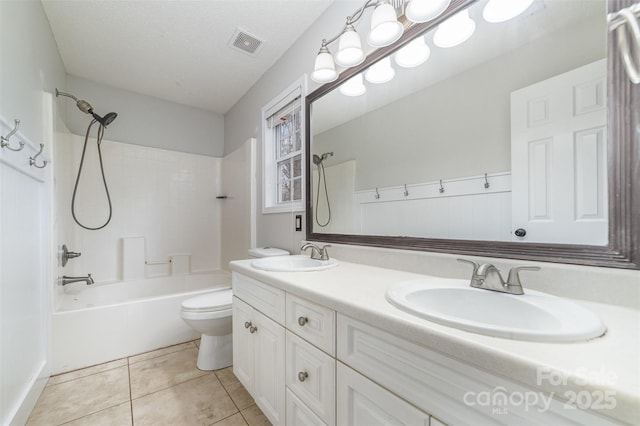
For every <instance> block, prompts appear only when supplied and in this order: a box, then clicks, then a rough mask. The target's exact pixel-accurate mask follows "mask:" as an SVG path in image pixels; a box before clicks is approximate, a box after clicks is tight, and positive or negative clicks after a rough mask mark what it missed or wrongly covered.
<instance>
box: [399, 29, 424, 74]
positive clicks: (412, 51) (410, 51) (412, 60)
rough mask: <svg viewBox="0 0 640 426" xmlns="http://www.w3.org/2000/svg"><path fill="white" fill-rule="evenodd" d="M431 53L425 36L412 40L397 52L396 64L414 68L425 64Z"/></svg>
mask: <svg viewBox="0 0 640 426" xmlns="http://www.w3.org/2000/svg"><path fill="white" fill-rule="evenodd" d="M429 55H431V49H429V46H427V43H426V41H425V40H424V36H420V37H418V38H416V39H414V40H412V41H411V42H410V43H409V44H407V45H406V46H404V47H403V48H402V49H400V50H398V53H396V64H398V65H399V66H401V67H403V68H413V67H417V66H418V65H421V64H423V63H424V62H425V61H426V60H427V59H429Z"/></svg>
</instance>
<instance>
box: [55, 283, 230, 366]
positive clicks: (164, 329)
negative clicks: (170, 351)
mask: <svg viewBox="0 0 640 426" xmlns="http://www.w3.org/2000/svg"><path fill="white" fill-rule="evenodd" d="M65 287H68V288H65V291H64V294H62V295H61V297H60V298H59V300H58V303H57V306H56V309H55V311H54V313H53V316H52V323H51V328H52V330H51V360H52V366H51V372H52V374H59V373H63V372H66V371H71V370H76V369H78V368H83V367H88V366H91V365H95V364H100V363H103V362H107V361H111V360H115V359H119V358H124V357H127V356H131V355H135V354H139V353H142V352H147V351H150V350H153V349H157V348H161V347H164V346H169V345H174V344H177V343H181V342H185V341H188V340H192V339H197V338H198V337H200V335H199V334H198V333H197V332H195V331H194V330H192V329H191V328H190V327H189V326H188V325H187V324H186V323H185V322H184V321H183V320H182V318H181V317H180V304H181V303H182V301H183V300H186V299H188V298H191V297H194V296H198V295H200V294H203V293H207V292H210V291H215V290H219V289H224V288H230V287H231V274H230V273H228V272H226V271H212V272H207V273H197V274H190V275H183V276H173V277H161V278H150V279H145V280H140V281H124V282H116V283H104V284H102V283H97V284H93V285H91V286H87V285H85V284H84V283H75V284H69V285H67V286H65Z"/></svg>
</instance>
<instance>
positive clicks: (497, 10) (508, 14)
mask: <svg viewBox="0 0 640 426" xmlns="http://www.w3.org/2000/svg"><path fill="white" fill-rule="evenodd" d="M532 3H533V0H489V2H488V3H487V4H486V6H485V7H484V9H483V10H482V17H483V18H484V19H485V21H487V22H492V23H498V22H504V21H508V20H509V19H512V18H515V17H516V16H518V15H520V14H521V13H522V12H524V11H525V10H527V8H528V7H529V6H531V4H532Z"/></svg>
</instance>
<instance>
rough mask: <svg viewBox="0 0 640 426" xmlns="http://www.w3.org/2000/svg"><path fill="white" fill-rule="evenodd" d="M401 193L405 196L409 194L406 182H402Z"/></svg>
mask: <svg viewBox="0 0 640 426" xmlns="http://www.w3.org/2000/svg"><path fill="white" fill-rule="evenodd" d="M403 194H404V196H405V197H408V196H409V190H408V189H407V184H406V183H405V184H404V193H403Z"/></svg>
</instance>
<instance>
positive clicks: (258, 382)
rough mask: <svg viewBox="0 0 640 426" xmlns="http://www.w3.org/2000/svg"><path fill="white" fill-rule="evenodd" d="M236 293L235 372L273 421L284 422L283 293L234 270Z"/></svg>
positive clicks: (234, 309) (234, 330)
mask: <svg viewBox="0 0 640 426" xmlns="http://www.w3.org/2000/svg"><path fill="white" fill-rule="evenodd" d="M233 292H234V298H233V372H234V374H235V375H236V377H238V380H239V381H240V383H242V384H243V385H244V387H245V388H246V389H247V391H249V393H250V394H251V396H253V399H254V400H255V401H256V404H257V405H258V407H260V409H261V410H262V412H263V413H264V414H265V416H267V418H268V419H269V420H270V421H271V423H273V424H284V418H285V396H286V394H285V374H284V373H285V370H284V368H285V329H284V327H283V325H282V324H283V323H284V309H283V308H284V297H285V296H284V292H283V291H281V290H278V289H275V288H273V287H270V286H267V285H265V284H262V283H260V282H258V281H255V280H252V279H250V278H248V277H245V276H242V275H238V274H235V273H234V274H233ZM242 297H244V298H245V299H249V301H251V302H252V304H251V305H250V304H249V303H246V302H248V301H247V300H243V299H241V298H242ZM267 312H268V313H269V314H270V316H271V318H270V317H268V316H267V315H266V313H267ZM278 320H279V322H278Z"/></svg>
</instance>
